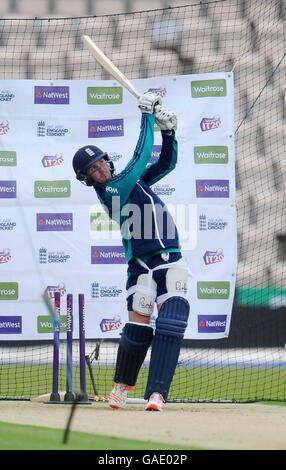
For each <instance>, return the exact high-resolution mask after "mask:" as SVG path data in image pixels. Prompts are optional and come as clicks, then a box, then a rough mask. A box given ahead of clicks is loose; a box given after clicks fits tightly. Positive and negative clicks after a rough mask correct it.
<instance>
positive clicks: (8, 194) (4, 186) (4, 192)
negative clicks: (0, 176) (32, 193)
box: [0, 180, 17, 199]
mask: <svg viewBox="0 0 286 470" xmlns="http://www.w3.org/2000/svg"><path fill="white" fill-rule="evenodd" d="M16 196H17V183H16V181H12V180H11V181H9V180H8V181H0V198H1V199H2V198H15V197H16Z"/></svg>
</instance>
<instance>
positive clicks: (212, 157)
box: [194, 145, 228, 164]
mask: <svg viewBox="0 0 286 470" xmlns="http://www.w3.org/2000/svg"><path fill="white" fill-rule="evenodd" d="M194 161H195V163H196V164H202V163H214V164H216V163H224V164H226V163H228V147H226V146H223V145H216V146H210V145H207V146H204V147H194Z"/></svg>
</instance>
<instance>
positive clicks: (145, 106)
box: [138, 91, 162, 114]
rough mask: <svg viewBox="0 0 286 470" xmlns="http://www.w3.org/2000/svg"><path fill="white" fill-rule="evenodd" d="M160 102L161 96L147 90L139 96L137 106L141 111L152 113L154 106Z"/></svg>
mask: <svg viewBox="0 0 286 470" xmlns="http://www.w3.org/2000/svg"><path fill="white" fill-rule="evenodd" d="M161 104H162V98H161V96H159V95H156V93H151V92H150V91H148V92H147V93H144V95H142V96H140V98H139V100H138V108H140V110H141V112H142V113H147V114H154V108H155V106H157V105H161Z"/></svg>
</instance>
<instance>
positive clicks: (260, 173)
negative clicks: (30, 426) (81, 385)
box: [0, 0, 286, 401]
mask: <svg viewBox="0 0 286 470" xmlns="http://www.w3.org/2000/svg"><path fill="white" fill-rule="evenodd" d="M82 34H88V35H89V36H91V38H92V39H93V40H94V41H95V42H96V43H97V44H98V46H99V47H100V48H101V49H103V51H104V52H105V53H106V55H107V56H108V57H110V59H111V60H112V61H113V62H114V63H115V64H116V65H117V66H118V67H119V68H120V70H122V71H124V73H125V74H126V75H127V76H128V77H129V78H131V79H135V78H145V77H152V76H164V75H178V74H192V73H204V72H220V71H223V72H224V71H230V70H234V77H235V129H236V162H237V163H236V181H237V222H238V241H239V243H238V248H239V253H238V257H239V258H238V261H239V263H238V273H237V287H236V296H235V304H234V308H233V314H232V324H231V330H230V335H229V337H228V338H226V339H223V340H216V341H195V340H188V341H185V342H184V344H183V348H182V351H181V354H180V359H179V364H178V368H177V371H176V374H175V377H174V381H173V384H172V387H171V391H170V395H169V399H170V400H171V401H172V400H173V401H178V400H179V401H180V400H181V401H191V400H194V401H199V400H204V401H222V400H231V401H254V400H285V397H286V391H285V333H286V321H285V318H286V316H285V303H286V287H285V277H286V265H285V260H286V231H285V228H284V220H285V217H284V215H285V203H284V197H285V196H284V195H285V178H284V177H285V172H286V163H285V162H286V160H285V122H286V107H285V67H286V60H285V7H284V2H283V1H280V0H271V1H270V0H267V1H266V0H264V1H262V0H252V1H249V2H247V1H243V0H228V1H223V0H220V1H219V0H218V1H209V2H197V3H194V4H192V5H188V6H182V7H172V8H166V9H157V10H152V11H151V10H150V11H141V12H135V13H129V14H114V15H106V16H98V17H80V18H46V19H39V18H38V19H31V18H30V19H1V20H0V58H1V64H2V65H1V68H0V79H48V80H51V81H52V80H59V79H92V80H96V79H110V78H111V77H110V76H109V75H108V74H107V73H106V72H105V71H104V70H103V69H102V68H101V67H100V66H99V65H98V64H97V63H96V62H95V61H93V60H91V58H90V55H89V52H88V51H87V50H84V49H83V47H82V43H81V40H80V38H81V35H82ZM0 307H1V305H0ZM117 344H118V343H117V342H116V341H115V342H112V341H111V342H107V341H105V342H103V343H101V344H100V350H99V355H98V358H97V359H95V360H94V361H93V363H92V367H93V371H94V374H95V380H96V384H97V388H98V392H99V393H100V394H102V395H105V394H108V393H109V391H110V388H111V387H112V384H113V371H114V364H115V360H116V348H117ZM86 347H87V353H88V354H91V353H92V351H93V350H94V347H95V344H94V342H87V345H86ZM64 348H65V345H64V341H62V344H61V362H62V364H64V362H65V359H64V354H65V353H64ZM74 356H75V363H76V361H77V357H78V350H77V344H76V343H75V348H74ZM147 362H148V358H147ZM0 363H1V369H0V397H1V398H10V399H11V398H20V399H29V398H30V397H32V396H36V395H39V394H41V393H45V392H47V391H49V390H51V377H52V343H51V342H44V343H43V342H42V343H39V342H33V343H28V344H27V343H21V342H17V343H15V342H1V345H0ZM147 372H148V365H146V367H143V369H142V371H141V372H140V375H139V378H138V383H137V386H136V389H135V390H134V391H133V392H132V394H133V396H139V397H140V396H143V394H144V386H145V382H146V374H147ZM64 375H65V373H64V368H63V370H61V378H60V386H62V387H63V388H64V386H65V378H64ZM87 390H88V392H90V393H93V389H92V383H91V381H90V379H89V377H88V376H87Z"/></svg>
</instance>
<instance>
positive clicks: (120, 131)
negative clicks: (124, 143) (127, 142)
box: [88, 119, 124, 138]
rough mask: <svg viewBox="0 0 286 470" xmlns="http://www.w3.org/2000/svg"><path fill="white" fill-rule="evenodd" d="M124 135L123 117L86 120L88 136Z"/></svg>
mask: <svg viewBox="0 0 286 470" xmlns="http://www.w3.org/2000/svg"><path fill="white" fill-rule="evenodd" d="M123 135H124V121H123V119H104V120H97V121H88V137H90V138H98V137H120V136H123Z"/></svg>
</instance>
